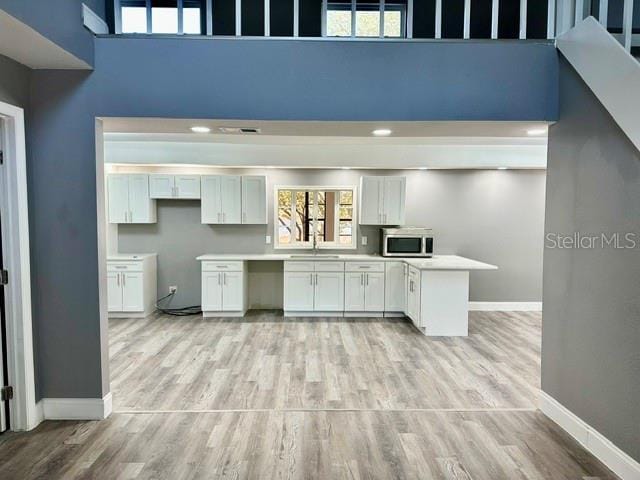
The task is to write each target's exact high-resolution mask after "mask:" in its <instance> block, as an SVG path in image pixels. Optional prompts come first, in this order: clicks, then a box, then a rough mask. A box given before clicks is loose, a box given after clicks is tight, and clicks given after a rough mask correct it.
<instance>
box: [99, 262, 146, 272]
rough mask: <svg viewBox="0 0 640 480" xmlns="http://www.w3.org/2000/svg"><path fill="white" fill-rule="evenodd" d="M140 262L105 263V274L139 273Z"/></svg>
mask: <svg viewBox="0 0 640 480" xmlns="http://www.w3.org/2000/svg"><path fill="white" fill-rule="evenodd" d="M141 271H142V262H107V272H141Z"/></svg>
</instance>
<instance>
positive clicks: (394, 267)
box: [384, 262, 407, 312]
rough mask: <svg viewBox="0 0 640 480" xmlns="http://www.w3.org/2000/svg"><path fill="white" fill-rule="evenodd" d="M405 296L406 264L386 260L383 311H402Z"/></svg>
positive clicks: (405, 302) (404, 305)
mask: <svg viewBox="0 0 640 480" xmlns="http://www.w3.org/2000/svg"><path fill="white" fill-rule="evenodd" d="M406 298H407V265H406V264H405V263H404V262H387V263H386V265H385V278H384V311H385V312H404V311H405V310H406V304H407V301H406Z"/></svg>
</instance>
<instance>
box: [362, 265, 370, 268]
mask: <svg viewBox="0 0 640 480" xmlns="http://www.w3.org/2000/svg"><path fill="white" fill-rule="evenodd" d="M360 268H371V266H369V265H360Z"/></svg>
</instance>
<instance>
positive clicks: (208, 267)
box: [202, 261, 244, 272]
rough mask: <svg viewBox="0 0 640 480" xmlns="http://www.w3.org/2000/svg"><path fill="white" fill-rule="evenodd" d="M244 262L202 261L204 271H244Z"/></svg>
mask: <svg viewBox="0 0 640 480" xmlns="http://www.w3.org/2000/svg"><path fill="white" fill-rule="evenodd" d="M243 270H244V268H243V262H242V261H238V262H213V261H206V262H202V271H203V272H242V271H243Z"/></svg>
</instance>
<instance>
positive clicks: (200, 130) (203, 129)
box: [191, 126, 211, 133]
mask: <svg viewBox="0 0 640 480" xmlns="http://www.w3.org/2000/svg"><path fill="white" fill-rule="evenodd" d="M191 131H192V132H193V133H209V132H211V129H210V128H209V127H200V126H196V127H191Z"/></svg>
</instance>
